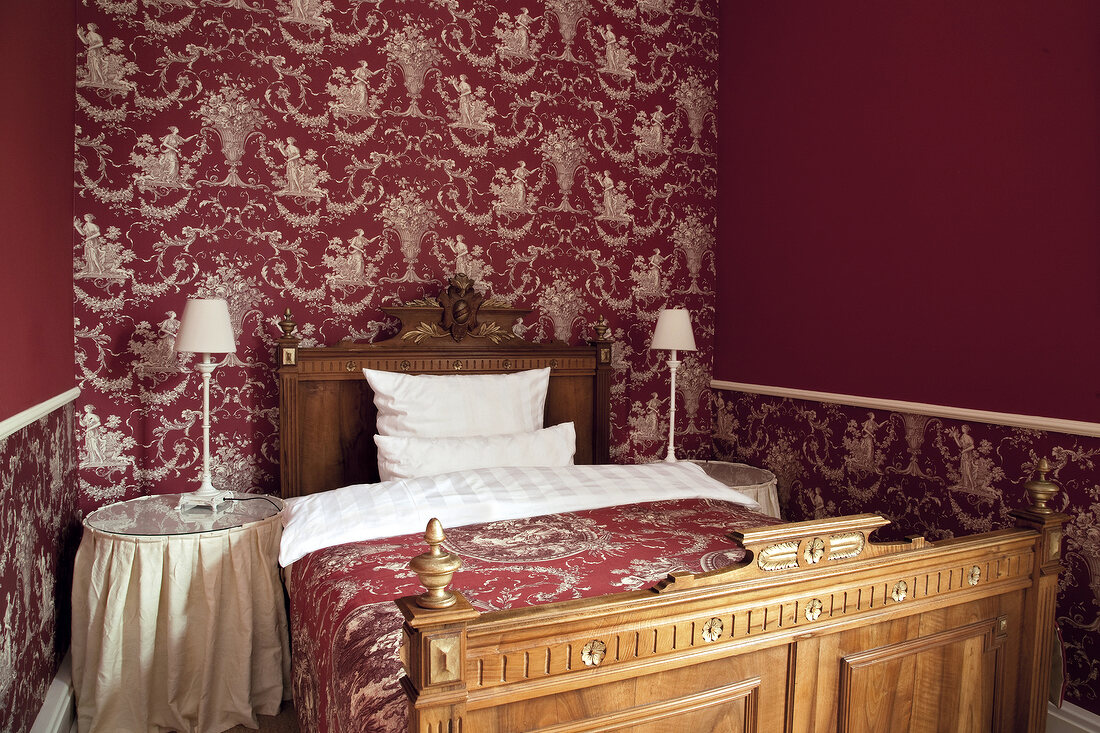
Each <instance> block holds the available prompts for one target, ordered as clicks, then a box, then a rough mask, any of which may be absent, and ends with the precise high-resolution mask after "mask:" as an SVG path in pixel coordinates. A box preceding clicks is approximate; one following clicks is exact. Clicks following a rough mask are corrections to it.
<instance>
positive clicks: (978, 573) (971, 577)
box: [966, 565, 982, 585]
mask: <svg viewBox="0 0 1100 733" xmlns="http://www.w3.org/2000/svg"><path fill="white" fill-rule="evenodd" d="M981 579H982V569H981V568H979V567H978V566H977V565H975V566H974V567H972V568H970V572H969V573H967V576H966V582H967V583H970V585H977V584H978V581H979V580H981Z"/></svg>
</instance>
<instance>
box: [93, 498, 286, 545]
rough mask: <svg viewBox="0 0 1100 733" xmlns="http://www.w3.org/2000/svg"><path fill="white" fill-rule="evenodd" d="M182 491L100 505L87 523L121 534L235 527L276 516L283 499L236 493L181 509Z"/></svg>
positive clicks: (187, 531) (180, 531)
mask: <svg viewBox="0 0 1100 733" xmlns="http://www.w3.org/2000/svg"><path fill="white" fill-rule="evenodd" d="M180 496H182V494H157V495H155V496H143V497H140V498H137V499H130V500H129V501H120V502H117V503H115V504H108V505H107V506H104V507H100V508H99V509H96V510H95V511H94V512H92V513H91V514H89V515H88V516H87V517H86V518H85V519H84V523H85V524H86V525H88V526H89V527H91V528H92V529H94V530H97V531H99V532H110V533H111V534H122V535H151V536H158V535H185V534H196V533H199V532H210V531H213V530H219V529H232V528H233V527H240V526H242V525H244V524H248V523H249V522H258V521H260V520H261V519H267V518H269V517H273V516H275V515H276V514H278V513H279V511H280V510H281V509H282V508H283V503H282V500H281V499H279V498H277V497H274V496H267V495H265V494H241V493H233V494H232V495H231V496H230V497H229V498H227V499H226V500H225V501H223V502H222V503H221V504H220V505H219V506H218V510H217V511H216V512H215V511H212V510H211V509H210V508H209V507H189V508H187V509H185V510H183V511H180V510H179V508H178V507H179V501H180Z"/></svg>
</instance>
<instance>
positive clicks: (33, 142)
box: [0, 0, 76, 420]
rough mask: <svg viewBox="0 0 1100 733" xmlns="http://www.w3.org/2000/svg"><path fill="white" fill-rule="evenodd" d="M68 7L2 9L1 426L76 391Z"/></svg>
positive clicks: (45, 2)
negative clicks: (49, 400)
mask: <svg viewBox="0 0 1100 733" xmlns="http://www.w3.org/2000/svg"><path fill="white" fill-rule="evenodd" d="M75 27H76V4H75V3H74V2H72V0H37V1H36V2H22V3H7V4H6V7H5V9H4V22H3V23H0V68H2V69H3V70H4V73H3V74H2V75H0V100H3V104H2V108H3V109H2V111H0V159H2V160H3V174H2V175H0V221H2V222H3V229H2V231H0V320H2V322H3V324H4V327H3V332H4V336H3V343H4V354H3V362H4V367H3V379H0V420H3V419H5V418H8V417H11V416H12V415H14V414H16V413H18V412H20V411H22V410H25V409H26V408H28V407H32V406H34V405H36V404H38V403H40V402H42V401H44V400H48V399H49V398H51V397H54V396H56V395H58V394H61V393H62V392H65V391H66V390H68V389H70V388H72V387H73V386H74V384H75V379H74V375H73V240H72V234H73V224H72V219H73V204H72V198H73V195H72V191H73V189H72V178H73V114H74V112H73V90H74V84H75V61H74V59H75V42H74V39H75V37H76V36H75V30H74V29H75Z"/></svg>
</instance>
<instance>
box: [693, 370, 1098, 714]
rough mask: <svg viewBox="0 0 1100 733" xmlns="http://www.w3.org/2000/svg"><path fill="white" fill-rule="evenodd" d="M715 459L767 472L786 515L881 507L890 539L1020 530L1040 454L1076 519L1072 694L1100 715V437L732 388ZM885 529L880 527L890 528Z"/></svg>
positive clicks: (1071, 548)
mask: <svg viewBox="0 0 1100 733" xmlns="http://www.w3.org/2000/svg"><path fill="white" fill-rule="evenodd" d="M714 400H715V403H714V411H715V439H714V442H715V451H716V453H717V455H718V457H722V458H725V459H728V460H736V461H745V462H748V463H753V464H756V465H759V466H764V467H766V468H768V469H769V470H770V471H772V473H774V474H775V475H776V478H777V479H778V491H779V503H780V505H781V506H782V508H783V516H784V518H786V519H787V520H788V521H799V520H803V519H814V518H819V517H823V516H836V515H840V514H859V513H862V512H873V513H876V514H881V515H882V516H884V517H886V518H887V519H889V520H890V521H891V522H893V524H892V525H891V526H890V527H887V528H884V530H883V531H887V532H889V535H890V536H893V537H898V538H900V537H904V536H907V535H913V534H921V535H924V536H925V537H927V538H928V539H932V540H936V539H944V538H949V537H954V536H957V535H967V534H974V533H976V532H987V531H991V530H994V529H1001V528H1004V527H1008V526H1012V524H1013V519H1012V517H1010V516H1009V514H1008V512H1009V511H1010V510H1011V509H1015V508H1023V507H1026V506H1027V505H1028V499H1027V495H1026V492H1025V491H1024V489H1023V485H1024V484H1025V483H1026V482H1027V481H1028V480H1029V479H1031V478H1032V477H1033V476H1034V471H1035V467H1036V465H1037V463H1038V461H1039V459H1040V458H1043V457H1046V458H1048V459H1049V460H1050V461H1051V464H1052V466H1053V472H1052V474H1051V475H1050V479H1051V480H1053V481H1054V482H1056V483H1057V484H1058V485H1059V486H1060V487H1061V489H1062V490H1061V492H1060V493H1059V494H1058V495H1056V496H1055V498H1054V500H1053V502H1052V506H1053V507H1054V508H1055V509H1056V510H1058V511H1061V512H1065V513H1066V514H1067V515H1069V516H1070V518H1071V519H1070V522H1069V523H1068V524H1067V525H1066V529H1065V539H1064V541H1063V544H1062V556H1063V557H1062V568H1063V571H1062V575H1061V578H1060V581H1059V596H1058V610H1057V616H1056V619H1057V622H1058V626H1059V629H1060V630H1061V633H1062V637H1063V640H1064V649H1065V659H1066V666H1067V687H1066V697H1067V699H1069V700H1070V701H1071V702H1073V703H1075V704H1077V705H1080V706H1082V707H1084V708H1086V709H1089V710H1092V711H1094V712H1100V697H1098V695H1097V689H1098V684H1097V683H1098V680H1100V634H1097V631H1100V480H1098V474H1097V471H1096V464H1097V461H1098V459H1100V439H1098V438H1088V437H1082V436H1074V435H1063V434H1059V433H1044V432H1041V431H1037V430H1027V429H1023V428H1010V427H1004V426H999V425H989V424H984V423H963V422H959V421H957V420H950V419H947V418H939V417H929V416H927V415H914V414H908V413H898V412H888V411H884V410H867V409H865V408H856V407H846V406H842V405H835V404H827V403H819V402H805V401H802V400H792V399H783V398H778V397H766V396H761V395H750V394H743V393H737V392H729V391H715V392H714ZM883 531H880V534H881V533H882V532H883Z"/></svg>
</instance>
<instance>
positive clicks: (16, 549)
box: [0, 403, 80, 731]
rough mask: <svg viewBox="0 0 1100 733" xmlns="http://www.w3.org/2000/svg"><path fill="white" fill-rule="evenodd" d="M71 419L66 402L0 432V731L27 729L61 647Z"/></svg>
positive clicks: (74, 526)
mask: <svg viewBox="0 0 1100 733" xmlns="http://www.w3.org/2000/svg"><path fill="white" fill-rule="evenodd" d="M74 425H75V419H74V414H73V404H72V403H69V404H67V405H65V406H64V407H60V408H58V409H56V410H54V411H53V412H51V413H49V414H48V415H46V416H45V417H42V418H41V419H39V420H37V421H35V422H33V423H31V424H30V425H28V426H26V427H25V428H23V429H22V430H18V431H16V432H15V433H13V434H12V435H9V436H8V437H6V438H0V537H3V538H4V541H3V542H2V543H0V731H27V730H30V729H31V725H32V724H33V723H34V719H35V716H37V715H38V711H39V708H40V707H41V706H42V701H43V700H45V699H46V690H47V689H48V688H49V686H50V682H51V681H52V680H53V676H54V673H55V672H56V671H57V666H58V664H60V662H61V657H62V656H63V655H64V653H65V650H66V649H67V648H68V639H69V589H70V588H71V587H72V553H73V552H75V550H76V544H75V540H76V539H77V538H78V537H79V532H80V530H79V526H80V520H79V518H78V517H77V514H76V494H75V492H73V491H71V490H69V487H71V486H72V485H73V483H74V481H75V480H76V456H75V454H74V450H73V446H74V436H73V426H74ZM63 555H65V556H64V557H63Z"/></svg>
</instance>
